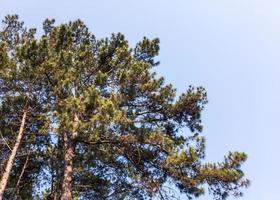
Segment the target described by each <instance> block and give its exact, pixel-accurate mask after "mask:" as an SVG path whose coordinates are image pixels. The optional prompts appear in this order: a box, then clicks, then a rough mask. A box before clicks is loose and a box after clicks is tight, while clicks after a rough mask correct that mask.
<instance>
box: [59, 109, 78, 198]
mask: <svg viewBox="0 0 280 200" xmlns="http://www.w3.org/2000/svg"><path fill="white" fill-rule="evenodd" d="M78 123H79V119H78V116H77V114H75V116H74V121H73V127H72V128H73V129H72V132H71V133H70V134H69V133H67V132H64V133H63V143H64V176H63V183H62V196H61V200H72V184H73V182H72V179H73V159H74V156H75V142H74V139H75V137H76V136H77V129H78Z"/></svg>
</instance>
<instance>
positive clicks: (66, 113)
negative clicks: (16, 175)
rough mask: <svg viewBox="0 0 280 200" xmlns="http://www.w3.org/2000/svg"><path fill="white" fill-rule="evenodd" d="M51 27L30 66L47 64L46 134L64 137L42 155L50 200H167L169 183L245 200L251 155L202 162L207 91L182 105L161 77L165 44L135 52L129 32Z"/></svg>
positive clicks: (43, 78)
mask: <svg viewBox="0 0 280 200" xmlns="http://www.w3.org/2000/svg"><path fill="white" fill-rule="evenodd" d="M43 28H44V32H45V33H44V34H43V35H42V36H40V37H38V38H35V37H34V38H33V39H32V41H33V43H30V44H29V45H28V47H31V46H32V44H33V45H34V46H35V47H36V48H31V49H36V51H31V52H30V51H27V53H26V56H25V57H24V58H25V59H28V58H36V60H39V61H40V62H39V61H38V62H37V63H35V66H36V67H37V69H38V71H37V72H38V73H37V74H38V77H40V83H41V85H40V87H39V91H41V92H42V95H41V96H42V97H45V98H46V99H48V102H51V103H43V104H41V105H44V107H45V109H47V110H46V111H45V113H48V117H49V118H51V122H52V123H51V124H49V127H48V129H46V130H48V133H49V135H51V134H55V135H56V136H55V137H52V138H51V140H46V141H47V142H48V144H49V145H48V148H47V149H48V150H47V151H46V152H47V153H46V154H44V155H43V158H44V159H45V165H46V169H48V171H49V174H50V177H51V178H49V179H48V180H49V186H50V187H49V188H47V189H46V190H45V191H44V194H43V196H44V197H45V198H51V199H54V198H61V199H62V200H67V199H75V198H79V199H151V198H156V197H157V198H159V199H168V198H171V197H172V196H174V195H172V190H171V189H169V187H168V186H170V185H174V186H175V187H176V188H178V189H179V190H180V191H181V192H182V193H185V194H186V195H187V196H188V197H189V198H192V197H198V196H200V195H202V194H204V190H205V188H208V189H209V192H210V193H212V194H213V195H214V197H215V198H216V199H225V198H226V197H227V196H228V195H230V194H232V195H234V196H239V195H241V194H242V193H241V191H240V189H241V188H242V187H246V186H247V185H248V180H246V179H245V178H244V174H243V172H242V170H241V164H242V163H243V162H244V161H245V160H246V154H244V153H241V152H230V153H229V155H228V156H226V157H225V159H224V161H222V162H220V163H204V162H203V159H204V157H205V140H204V137H202V136H201V135H200V133H201V131H202V125H201V112H202V110H203V108H204V105H205V104H206V103H207V97H206V92H205V90H204V89H203V88H202V87H198V88H195V87H192V86H190V87H189V88H187V90H186V92H185V93H183V94H181V95H180V96H178V97H176V92H175V89H174V88H173V87H172V85H171V84H165V83H164V78H163V77H159V76H158V75H157V74H156V73H155V72H154V69H153V68H154V67H155V66H157V65H158V64H159V62H157V61H156V60H155V57H156V56H157V55H158V53H159V40H158V39H153V40H150V39H147V38H143V40H142V41H140V42H139V43H137V44H136V46H135V47H134V48H131V47H129V44H128V41H127V40H126V39H125V37H124V36H123V35H122V34H113V35H112V36H111V37H110V38H105V39H100V40H99V39H96V38H95V37H94V35H92V34H91V33H90V32H89V30H88V28H87V27H86V25H85V24H84V23H83V22H82V21H80V20H77V21H74V22H69V23H67V24H61V25H59V26H55V25H54V20H49V19H47V20H46V21H45V22H44V24H43ZM14 40H16V39H14ZM4 43H5V42H4ZM5 45H8V43H7V42H6V43H5ZM17 56H18V55H16V56H15V57H17ZM8 57H12V55H8ZM19 63H25V61H23V60H19ZM29 81H32V79H29ZM45 104H46V105H48V106H45ZM53 127H55V128H54V129H53ZM186 128H187V129H186ZM44 130H45V129H44ZM183 131H185V132H186V133H184V132H183ZM61 166H64V167H63V171H62V170H61ZM41 170H42V169H41ZM33 192H34V191H33ZM41 197H42V196H41Z"/></svg>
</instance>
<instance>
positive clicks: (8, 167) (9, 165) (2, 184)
mask: <svg viewBox="0 0 280 200" xmlns="http://www.w3.org/2000/svg"><path fill="white" fill-rule="evenodd" d="M26 115H27V110H25V111H24V112H23V115H22V119H21V124H20V128H19V132H18V136H17V138H16V143H15V145H14V147H13V150H12V153H11V155H10V156H9V159H8V161H7V164H6V167H5V170H4V173H3V175H2V178H1V181H0V200H2V199H3V195H4V191H5V188H6V185H7V182H8V179H9V176H10V172H11V169H12V166H13V163H14V160H15V157H16V154H17V150H18V148H19V145H20V142H21V139H22V137H23V130H24V126H25V121H26Z"/></svg>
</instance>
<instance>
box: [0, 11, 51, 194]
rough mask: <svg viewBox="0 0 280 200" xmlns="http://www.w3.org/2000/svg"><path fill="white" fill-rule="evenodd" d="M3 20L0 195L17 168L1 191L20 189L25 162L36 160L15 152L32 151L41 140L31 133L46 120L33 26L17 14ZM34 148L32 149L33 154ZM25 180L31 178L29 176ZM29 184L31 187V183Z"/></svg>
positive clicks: (40, 129)
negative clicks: (24, 25) (24, 23)
mask: <svg viewBox="0 0 280 200" xmlns="http://www.w3.org/2000/svg"><path fill="white" fill-rule="evenodd" d="M3 24H4V30H3V31H1V32H0V38H1V40H0V57H1V61H0V62H1V63H0V76H1V78H0V79H1V88H0V93H1V127H0V131H1V136H2V140H3V142H4V143H5V148H3V151H4V154H3V165H4V163H5V167H3V168H2V169H1V181H0V199H2V198H3V195H4V191H5V190H6V186H7V184H8V179H9V178H10V177H11V176H14V177H15V175H16V174H18V172H19V174H18V175H17V178H16V179H17V180H16V179H13V180H11V181H10V184H9V185H10V186H11V187H14V188H13V189H12V190H13V191H12V192H9V191H7V190H6V192H5V194H6V196H7V195H8V193H10V195H17V194H19V193H20V192H19V189H20V182H21V179H22V178H24V176H25V174H26V172H25V171H26V168H27V165H28V163H32V164H34V162H35V163H37V164H38V162H36V161H35V159H34V160H33V159H30V155H29V154H30V153H27V155H26V156H25V158H24V159H23V160H25V161H24V162H22V158H17V157H16V156H17V155H18V153H19V152H22V151H23V152H24V151H26V152H31V151H34V152H35V149H37V148H38V147H39V146H40V145H41V143H42V141H40V139H39V137H37V136H35V135H34V134H42V133H43V132H44V129H45V128H48V123H47V121H48V120H47V118H46V114H45V113H44V111H45V110H46V108H45V106H46V105H47V104H46V95H45V93H46V92H45V89H44V88H42V85H41V83H40V79H39V77H38V76H37V74H38V73H37V68H38V67H37V66H38V65H39V63H40V60H38V59H37V57H35V55H34V51H36V50H37V51H38V50H39V49H36V41H35V38H34V35H35V29H29V30H27V29H25V28H24V27H23V23H22V22H19V21H18V16H17V15H11V16H10V15H8V16H7V17H6V18H5V20H3ZM32 54H33V55H32ZM45 133H47V131H45ZM46 136H47V135H46ZM23 140H24V142H25V144H23V146H24V147H25V148H23V149H22V150H21V148H20V145H22V144H21V143H22V141H23ZM44 140H45V139H44ZM9 144H10V145H9ZM7 147H8V148H7ZM9 151H11V152H9ZM34 152H32V153H33V154H34ZM36 153H38V152H36ZM33 161H34V162H33ZM29 166H30V164H29ZM12 167H13V168H14V169H15V168H17V170H18V171H17V170H12ZM37 167H39V166H37ZM20 168H22V169H20ZM35 171H36V167H34V168H33V173H35ZM33 175H34V174H33ZM12 182H15V185H14V186H13V184H11V183H12ZM29 183H32V181H31V180H29ZM25 185H28V184H25ZM29 186H30V187H31V188H32V184H29ZM10 189H11V188H10ZM25 189H26V188H25ZM27 191H28V190H27ZM14 199H15V198H14Z"/></svg>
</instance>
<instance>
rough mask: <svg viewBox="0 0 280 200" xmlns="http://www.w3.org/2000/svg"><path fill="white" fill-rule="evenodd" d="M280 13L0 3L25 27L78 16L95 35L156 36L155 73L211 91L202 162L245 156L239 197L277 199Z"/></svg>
mask: <svg viewBox="0 0 280 200" xmlns="http://www.w3.org/2000/svg"><path fill="white" fill-rule="evenodd" d="M279 11H280V1H278V0H203V1H202V0H173V1H167V0H141V1H133V0H118V1H116V0H111V1H109V0H103V1H97V0H79V1H74V0H60V1H58V0H56V1H54V0H48V1H38V0H37V1H36V0H20V1H19V0H18V1H16V0H0V17H1V18H3V17H4V16H5V15H6V14H14V13H17V14H19V15H20V18H21V19H22V20H24V21H25V22H26V24H27V25H29V26H36V27H39V26H41V22H42V21H43V20H44V19H45V18H47V17H51V18H55V19H56V20H57V22H67V21H69V20H74V19H77V18H80V19H82V20H83V21H85V22H86V24H87V25H88V26H89V27H90V29H91V31H92V32H93V33H94V34H95V35H96V36H97V37H104V36H110V34H111V33H112V32H122V33H124V34H125V35H126V37H127V39H128V40H129V41H130V42H131V44H132V45H133V44H135V42H137V41H138V40H140V39H141V38H142V37H143V36H148V37H151V38H152V37H159V38H160V40H161V54H160V56H159V60H160V61H161V65H160V66H159V67H158V68H157V71H158V73H159V74H161V75H163V76H165V77H166V81H167V82H171V83H172V84H173V85H174V86H175V87H177V88H178V92H183V91H184V90H185V88H186V87H187V86H188V85H189V84H193V85H195V86H199V85H202V86H204V87H205V88H206V90H207V92H208V96H209V104H208V105H207V108H206V110H205V111H204V113H203V124H204V133H203V134H204V135H205V136H206V139H207V149H206V150H207V153H206V155H207V160H209V161H219V160H221V159H222V158H223V155H225V154H226V153H227V152H228V151H229V150H241V151H245V152H246V153H248V154H249V159H248V161H247V163H246V164H245V165H244V170H245V172H246V174H247V177H248V178H249V179H250V180H251V182H252V184H251V186H250V187H249V188H248V189H247V190H246V191H245V196H244V197H242V198H240V199H244V200H279V196H280V191H279V180H280V170H279V169H278V168H279V165H280V156H279V154H278V152H280V150H279V146H280V144H279V141H280V136H279V133H278V132H279V128H278V124H280V122H279V114H278V113H279V112H280V105H279V102H280V94H279V92H280V78H279V75H280V56H279V53H280V12H279ZM206 199H210V198H209V197H207V196H206V197H203V198H200V200H206Z"/></svg>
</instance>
